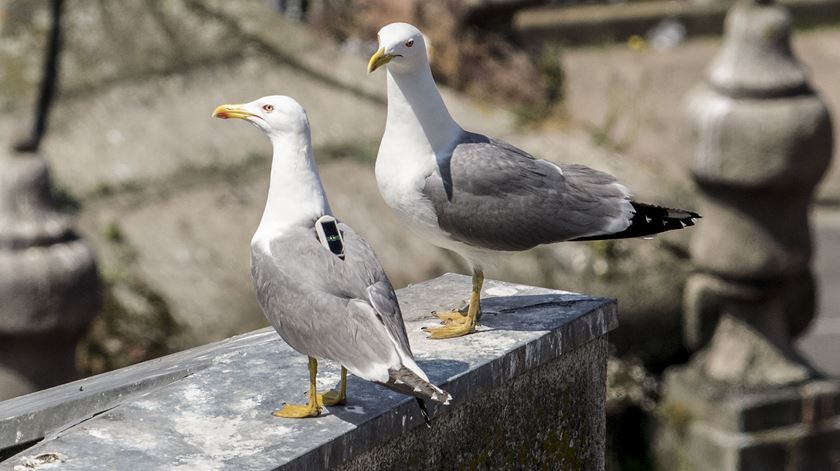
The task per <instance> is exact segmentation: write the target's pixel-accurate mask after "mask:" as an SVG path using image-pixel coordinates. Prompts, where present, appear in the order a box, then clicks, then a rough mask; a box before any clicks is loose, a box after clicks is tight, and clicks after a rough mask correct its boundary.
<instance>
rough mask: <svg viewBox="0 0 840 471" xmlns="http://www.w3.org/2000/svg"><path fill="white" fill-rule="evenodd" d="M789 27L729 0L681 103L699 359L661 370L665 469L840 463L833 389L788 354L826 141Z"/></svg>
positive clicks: (688, 321) (807, 292) (802, 307)
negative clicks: (687, 123) (718, 44)
mask: <svg viewBox="0 0 840 471" xmlns="http://www.w3.org/2000/svg"><path fill="white" fill-rule="evenodd" d="M790 29H791V21H790V16H789V14H788V12H787V11H786V10H785V9H784V8H782V7H779V6H776V5H774V4H773V3H772V2H770V1H760V0H754V1H750V0H741V1H740V2H738V3H736V4H735V5H734V6H733V8H732V10H731V11H730V12H729V14H728V15H727V18H726V25H725V37H724V44H723V47H722V49H721V51H720V52H719V54H718V56H717V57H716V58H715V59H714V60H713V61H712V63H711V65H710V67H709V70H708V73H707V76H706V80H705V81H704V82H703V83H701V84H700V85H699V86H698V87H697V88H696V89H695V90H694V91H693V92H692V93H691V95H690V97H689V114H690V116H691V119H692V123H693V131H694V140H695V142H694V143H693V145H694V161H693V164H692V168H691V170H692V172H693V177H694V181H695V183H696V185H697V187H698V190H699V194H700V197H701V198H700V201H701V204H700V212H701V213H702V214H703V217H704V219H703V223H702V224H699V225H698V226H697V228H696V230H695V231H694V232H693V236H692V237H693V238H692V243H691V255H692V258H693V261H694V264H695V266H696V268H697V273H696V274H694V275H693V276H691V277H690V278H689V280H688V282H687V284H686V288H685V293H684V312H685V324H684V325H685V336H686V343H687V344H688V345H690V346H691V347H693V348H695V349H700V351H699V352H698V353H696V354H695V356H694V357H693V358H692V360H691V362H690V363H689V364H688V365H687V366H685V367H681V368H672V369H671V370H669V372H668V373H667V374H666V380H665V396H664V401H663V406H662V407H663V411H664V413H663V414H662V415H661V417H663V419H664V420H663V425H664V426H663V427H662V429H661V433H660V440H659V447H660V450H659V451H660V455H659V456H660V458H661V459H662V461H663V464H666V466H665V467H666V469H669V468H668V466H667V464H670V465H671V466H677V465H678V464H680V465H681V466H682V467H681V468H680V469H720V470H741V469H766V470H773V469H780V470H781V469H785V470H794V469H796V470H798V469H803V470H804V469H829V466H831V463H835V464H837V462H835V461H832V460H840V456H837V444H838V443H839V442H840V422H838V421H837V420H836V414H837V412H838V409H840V389H838V384H837V383H836V382H833V381H828V380H822V379H820V378H819V377H820V375H819V374H818V373H817V372H816V371H814V370H813V368H811V366H810V365H809V364H808V362H807V361H805V360H804V359H802V358H801V357H800V356H799V355H798V354H797V352H796V351H795V350H794V348H793V342H794V339H795V338H796V337H797V336H798V335H799V334H801V333H802V331H803V330H804V329H805V328H806V327H807V326H808V324H809V323H810V322H811V320H812V318H813V316H814V304H815V282H814V276H813V273H812V271H811V267H810V260H811V249H812V246H811V234H810V227H809V221H808V211H809V207H810V203H811V200H812V196H813V192H814V188H815V186H816V184H817V183H818V182H819V180H820V179H821V178H822V176H823V174H824V173H825V171H826V168H827V167H828V164H829V161H830V159H831V155H832V145H833V137H832V126H831V119H830V115H829V112H828V110H827V108H826V107H825V105H824V104H823V102H822V100H821V99H820V97H819V96H818V95H817V94H816V92H815V91H814V90H813V89H812V88H811V87H810V85H809V84H808V81H807V74H806V68H805V67H803V65H802V64H800V63H799V61H798V60H797V58H796V57H795V55H794V53H793V51H792V50H791V46H790ZM832 420H833V422H832ZM832 424H833V425H832ZM678 468H679V467H678ZM670 469H675V468H670Z"/></svg>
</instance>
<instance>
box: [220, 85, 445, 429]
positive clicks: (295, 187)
mask: <svg viewBox="0 0 840 471" xmlns="http://www.w3.org/2000/svg"><path fill="white" fill-rule="evenodd" d="M213 116H214V117H217V118H223V119H227V118H240V119H244V120H246V121H248V122H250V123H252V124H254V125H255V126H256V127H258V128H260V129H261V130H262V131H263V132H265V133H266V135H268V138H269V140H270V141H271V144H272V146H273V148H274V156H273V157H272V162H271V180H270V184H269V189H268V201H267V202H266V205H265V211H264V212H263V216H262V220H261V221H260V224H259V226H258V227H257V231H256V233H255V234H254V238H253V239H252V240H251V275H252V277H253V280H254V286H255V288H256V291H257V298H258V300H259V303H260V306H261V307H262V310H263V312H264V313H265V315H266V317H267V318H268V320H269V321H270V322H271V324H272V325H273V326H274V328H275V329H276V330H277V333H278V334H280V337H282V338H283V340H285V341H286V342H287V343H288V344H289V345H290V346H291V347H292V348H294V349H295V350H297V351H298V352H300V353H303V354H304V355H307V356H309V397H308V402H307V404H304V405H293V404H286V405H284V406H283V408H282V409H280V410H278V411H275V412H274V415H276V416H279V417H314V416H317V415H318V414H319V413H320V411H321V408H322V407H324V406H332V405H336V404H342V403H344V401H345V397H346V387H347V370H349V371H350V372H351V373H353V374H354V375H356V376H358V377H360V378H364V379H366V380H368V381H373V382H375V383H379V384H381V385H383V386H385V387H387V388H389V389H393V390H395V391H398V392H400V393H403V394H408V395H411V396H414V397H416V398H417V400H418V403H419V404H420V407H421V410H422V412H423V415H424V418H425V419H426V421H427V423H428V415H427V414H426V410H425V407H424V404H423V400H424V399H429V400H433V401H437V402H441V403H444V404H448V403H449V400H450V399H451V396H450V395H449V394H448V393H446V392H445V391H443V390H441V389H440V388H438V387H437V386H435V385H433V384H431V383H430V382H429V379H428V377H426V374H425V373H424V372H423V370H421V369H420V367H419V366H417V364H416V363H415V361H414V355H413V354H412V353H411V347H410V346H409V343H408V337H407V336H406V332H405V324H403V319H402V313H401V312H400V307H399V304H398V303H397V296H396V294H395V293H394V289H393V288H392V287H391V282H390V281H388V277H387V276H386V275H385V272H384V271H383V270H382V266H381V265H380V264H379V261H378V260H377V259H376V255H374V253H373V250H372V249H371V248H370V245H368V243H367V242H366V241H365V240H364V239H363V238H362V237H361V236H359V235H358V234H356V232H355V231H353V229H351V228H350V227H349V226H347V225H346V224H342V223H336V221H335V219H334V218H332V212H331V211H330V205H329V203H328V202H327V197H326V194H325V193H324V187H323V185H322V184H321V177H320V176H319V175H318V169H317V167H316V166H315V161H314V159H313V157H312V143H311V140H310V133H309V120H308V119H307V117H306V112H305V111H304V110H303V108H302V107H301V106H300V105H299V104H298V103H297V102H296V101H295V100H293V99H291V98H289V97H285V96H269V97H264V98H260V99H259V100H256V101H253V102H251V103H247V104H244V105H221V106H219V107H218V108H216V110H215V111H214V112H213ZM319 225H320V229H319ZM322 241H324V242H322ZM316 358H328V359H330V360H333V361H336V362H338V363H340V364H341V365H342V368H341V384H340V388H339V389H340V390H339V391H338V392H336V391H329V392H328V393H325V394H317V391H316V389H315V377H316V374H317V370H318V362H317V360H316Z"/></svg>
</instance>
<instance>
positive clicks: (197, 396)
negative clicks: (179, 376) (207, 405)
mask: <svg viewBox="0 0 840 471" xmlns="http://www.w3.org/2000/svg"><path fill="white" fill-rule="evenodd" d="M184 399H186V400H187V402H190V403H204V402H206V401H207V393H206V392H204V391H202V390H201V388H199V387H198V386H196V385H195V384H188V385H187V387H186V389H185V390H184Z"/></svg>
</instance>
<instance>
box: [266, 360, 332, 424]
mask: <svg viewBox="0 0 840 471" xmlns="http://www.w3.org/2000/svg"><path fill="white" fill-rule="evenodd" d="M317 376H318V360H316V359H314V358H312V357H309V394H308V396H307V397H308V398H309V399H308V401H307V403H306V404H283V407H282V408H280V410H276V411H274V412H272V415H274V416H277V417H285V418H288V419H302V418H304V417H317V416H318V414H320V413H321V406H320V405H318V403H317V401H316V399H315V396H316V392H315V391H316V389H315V388H316V384H315V378H316V377H317Z"/></svg>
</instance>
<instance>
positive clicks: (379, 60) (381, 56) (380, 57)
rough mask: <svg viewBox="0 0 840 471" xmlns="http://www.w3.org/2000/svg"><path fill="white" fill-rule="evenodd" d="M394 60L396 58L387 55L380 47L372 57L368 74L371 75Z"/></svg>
mask: <svg viewBox="0 0 840 471" xmlns="http://www.w3.org/2000/svg"><path fill="white" fill-rule="evenodd" d="M393 58H394V56H393V55H392V54H385V48H384V47H380V48H379V50H378V51H376V53H375V54H374V55H372V56H370V61H369V62H368V73H371V72H373V71H374V70H376V69H378V68H380V67H381V66H383V65H385V64H387V63H388V62H391V59H393Z"/></svg>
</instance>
